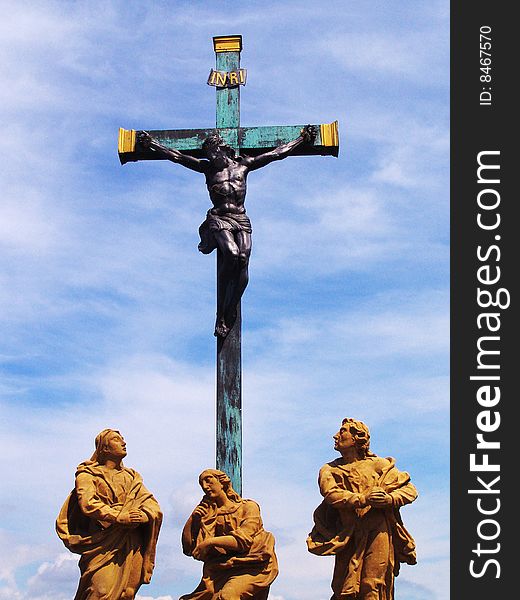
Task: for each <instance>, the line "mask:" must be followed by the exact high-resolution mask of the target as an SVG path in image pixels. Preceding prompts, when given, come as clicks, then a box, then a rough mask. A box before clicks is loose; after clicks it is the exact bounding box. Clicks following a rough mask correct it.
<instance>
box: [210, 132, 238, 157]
mask: <svg viewBox="0 0 520 600" xmlns="http://www.w3.org/2000/svg"><path fill="white" fill-rule="evenodd" d="M217 148H223V149H224V150H225V151H226V152H227V153H228V154H232V155H234V154H235V151H234V150H233V148H231V146H229V145H228V144H226V142H225V141H224V140H223V139H222V138H221V137H220V135H219V134H218V133H211V134H210V135H208V137H207V138H206V139H205V140H204V142H202V150H203V151H204V152H206V150H208V149H213V150H215V149H217Z"/></svg>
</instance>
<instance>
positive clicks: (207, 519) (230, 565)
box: [180, 499, 278, 600]
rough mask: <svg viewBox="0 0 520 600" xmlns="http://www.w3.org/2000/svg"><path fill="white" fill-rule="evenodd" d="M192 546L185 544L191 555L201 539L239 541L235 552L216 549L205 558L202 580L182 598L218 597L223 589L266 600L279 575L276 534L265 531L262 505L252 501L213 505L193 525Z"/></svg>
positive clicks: (184, 599)
mask: <svg viewBox="0 0 520 600" xmlns="http://www.w3.org/2000/svg"><path fill="white" fill-rule="evenodd" d="M191 533H192V535H191V547H186V546H185V547H184V552H185V554H188V555H191V554H192V553H193V551H194V550H195V548H196V547H197V545H198V544H200V543H201V542H202V541H204V540H206V539H208V538H210V537H217V536H224V535H230V536H233V537H234V538H235V540H236V541H237V543H238V549H237V550H233V551H224V550H222V551H217V550H213V551H212V552H211V553H210V554H209V555H208V556H207V557H206V558H205V559H204V568H203V571H202V579H201V582H200V584H199V585H198V587H197V589H196V590H195V591H194V592H192V593H191V594H186V595H184V596H182V597H181V599H180V600H217V598H220V595H219V593H220V592H226V591H227V592H230V591H231V590H232V591H233V593H234V597H235V596H236V597H237V598H241V599H246V598H247V599H248V600H249V599H251V600H266V599H267V597H268V595H269V586H270V585H271V583H272V582H273V581H274V579H275V578H276V576H277V575H278V561H277V559H276V554H275V552H274V536H273V534H272V533H270V532H268V531H265V529H264V528H263V524H262V519H261V516H260V508H259V507H258V504H257V503H256V502H254V501H253V500H244V499H242V500H240V502H239V503H238V504H235V505H234V506H233V507H232V508H229V509H217V508H216V507H215V506H210V507H209V508H208V512H207V513H206V514H205V515H204V516H203V517H202V518H201V520H200V525H199V526H192V532H191Z"/></svg>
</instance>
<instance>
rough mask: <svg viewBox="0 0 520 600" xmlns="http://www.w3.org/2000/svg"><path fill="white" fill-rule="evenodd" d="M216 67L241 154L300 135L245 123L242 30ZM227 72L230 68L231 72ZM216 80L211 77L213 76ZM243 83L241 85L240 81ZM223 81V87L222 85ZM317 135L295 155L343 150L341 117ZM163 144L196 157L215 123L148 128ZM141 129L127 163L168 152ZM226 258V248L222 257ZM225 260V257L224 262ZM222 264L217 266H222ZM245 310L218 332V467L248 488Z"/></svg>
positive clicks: (125, 139) (224, 41) (296, 128)
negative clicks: (145, 142)
mask: <svg viewBox="0 0 520 600" xmlns="http://www.w3.org/2000/svg"><path fill="white" fill-rule="evenodd" d="M213 46H214V50H215V54H216V72H217V74H216V75H215V74H214V72H212V74H210V79H212V81H213V82H215V81H216V84H217V119H216V129H217V130H218V133H219V135H220V136H221V137H222V138H223V139H224V141H225V142H226V143H227V144H228V145H229V146H231V147H232V148H233V149H234V150H235V151H236V152H237V154H242V155H249V156H256V155H259V154H263V153H264V152H267V151H269V150H272V149H274V148H277V147H278V146H280V145H282V144H285V143H287V142H290V141H292V140H295V139H296V138H297V137H298V136H299V135H300V133H301V131H302V129H303V127H304V125H275V126H266V127H240V85H238V84H240V83H244V79H245V75H244V70H243V69H242V70H241V69H240V52H241V50H242V36H240V35H234V36H223V37H214V38H213ZM226 74H229V75H228V77H226ZM208 83H210V81H208ZM235 83H238V84H237V85H234V84H235ZM219 84H221V87H218V85H219ZM314 128H315V131H316V138H315V139H314V141H313V142H311V143H308V144H304V145H300V146H298V147H297V148H295V149H294V150H293V151H291V155H294V156H298V155H300V156H301V155H330V156H337V155H338V150H339V138H338V123H337V121H335V122H333V123H330V124H321V125H315V126H314ZM148 133H149V134H150V135H151V136H152V137H153V138H154V139H155V140H157V142H159V143H160V144H161V145H162V146H164V147H166V148H169V149H172V150H178V151H180V152H182V153H183V154H187V155H189V156H193V157H195V158H203V157H205V154H204V152H203V149H202V144H203V142H204V140H205V139H206V137H207V136H208V135H211V134H213V133H215V128H211V129H209V128H208V129H175V130H148ZM136 140H137V132H136V131H135V130H125V129H120V130H119V147H118V151H119V158H120V161H121V164H125V163H127V162H131V161H138V160H157V159H163V158H164V157H163V156H161V155H160V154H158V153H157V152H154V151H153V150H151V149H146V148H144V147H142V146H140V144H139V143H136ZM220 260H221V255H220V251H219V252H217V261H220ZM218 264H219V263H218ZM218 264H217V268H218ZM241 387H242V386H241V314H240V303H239V304H238V307H237V318H236V321H235V323H234V325H233V327H232V328H231V331H230V333H229V334H228V335H227V337H225V338H220V337H219V338H217V427H216V430H217V431H216V434H217V457H216V458H217V459H216V465H217V469H220V470H222V471H224V472H226V473H227V474H228V475H229V477H230V478H231V481H232V484H233V487H234V488H235V490H236V491H237V492H238V493H239V494H241V493H242V414H241V411H242V391H241Z"/></svg>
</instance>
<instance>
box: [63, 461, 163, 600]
mask: <svg viewBox="0 0 520 600" xmlns="http://www.w3.org/2000/svg"><path fill="white" fill-rule="evenodd" d="M113 475H114V476H113V477H112V478H111V480H110V481H109V480H108V479H107V477H106V471H105V469H104V468H103V467H102V466H101V465H99V464H98V463H97V462H95V461H87V462H85V463H82V464H81V465H79V467H78V469H77V472H76V486H75V489H74V490H73V491H72V492H71V493H70V495H69V496H68V498H67V499H66V500H65V503H64V504H63V507H62V509H61V511H60V514H59V515H58V519H57V521H56V531H57V533H58V536H59V537H60V538H61V540H62V541H63V543H64V544H65V546H66V547H67V548H68V549H69V550H70V551H71V552H75V553H76V554H81V559H80V561H79V567H80V572H81V577H80V581H79V585H78V590H77V592H76V596H75V597H74V600H88V599H89V598H90V597H91V593H92V577H93V575H94V574H96V573H100V572H101V570H103V571H104V572H103V575H104V577H103V580H104V581H110V586H109V587H110V589H108V590H106V592H107V593H106V595H104V596H103V600H116V599H117V600H119V598H120V597H121V595H122V594H123V592H124V591H125V590H126V589H127V587H128V584H129V582H134V583H137V589H138V588H139V586H140V585H141V584H143V583H149V582H150V579H151V576H152V572H153V568H154V561H155V546H156V543H157V537H158V535H159V528H160V526H161V521H162V514H161V511H160V508H159V505H158V503H157V501H156V500H155V498H154V497H153V496H152V494H151V493H150V492H149V491H148V490H147V489H146V488H145V486H144V485H143V480H142V478H141V476H140V475H139V473H137V472H136V471H134V470H133V469H128V468H126V467H124V468H122V469H121V470H120V471H119V472H117V473H115V474H113ZM132 510H140V511H142V512H143V513H145V514H146V515H147V516H148V522H147V523H143V524H139V525H137V526H136V527H135V526H125V525H120V524H118V523H116V522H115V521H116V519H117V516H118V515H119V514H120V513H121V512H123V513H125V512H130V511H132ZM136 569H139V571H140V573H136Z"/></svg>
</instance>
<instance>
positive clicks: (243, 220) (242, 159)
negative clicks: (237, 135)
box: [139, 125, 316, 337]
mask: <svg viewBox="0 0 520 600" xmlns="http://www.w3.org/2000/svg"><path fill="white" fill-rule="evenodd" d="M315 137H316V131H315V129H314V127H312V126H310V125H308V126H307V127H304V128H303V129H302V131H301V133H300V135H299V137H297V138H296V139H295V140H293V141H291V142H288V143H286V144H282V145H280V146H278V147H277V148H274V149H273V150H270V151H268V152H264V153H263V154H260V155H258V156H237V157H236V156H235V152H234V150H233V149H232V148H231V147H230V146H228V145H227V144H225V142H224V141H223V140H222V138H221V137H220V136H219V135H218V134H214V135H210V136H208V137H207V138H206V139H205V141H204V143H203V145H202V149H203V150H204V152H205V154H206V157H207V160H205V159H198V158H194V157H192V156H189V155H187V154H183V153H182V152H179V151H178V150H172V149H170V148H166V147H165V146H162V145H161V144H160V143H159V142H157V141H156V140H154V139H153V138H152V137H151V136H150V135H149V134H147V133H146V132H141V133H140V134H139V142H140V143H141V144H142V145H143V146H145V147H147V148H150V149H152V150H154V151H156V152H159V153H160V154H162V155H163V156H164V158H167V159H169V160H171V161H172V162H175V163H179V164H180V165H183V166H184V167H187V168H188V169H191V170H193V171H197V172H198V173H203V174H204V175H205V177H206V186H207V188H208V192H209V197H210V200H211V202H212V204H213V208H211V209H210V210H209V211H208V213H207V215H206V219H205V221H204V222H203V223H202V225H201V226H200V228H199V233H200V237H201V242H200V244H199V250H200V251H201V252H203V253H204V254H209V253H210V252H212V251H213V250H214V249H215V248H218V250H219V251H220V253H221V255H222V261H220V265H219V269H218V274H217V278H218V285H217V320H216V324H215V335H217V336H220V337H226V335H227V334H228V333H229V331H230V329H231V328H232V327H233V323H234V322H235V319H236V315H237V306H238V303H239V302H240V299H241V297H242V294H243V293H244V290H245V289H246V287H247V284H248V280H249V275H248V266H249V256H250V254H251V223H250V221H249V218H248V217H247V215H246V209H245V206H244V202H245V199H246V180H247V175H248V174H249V172H250V171H254V170H256V169H260V168H261V167H264V166H265V165H268V164H269V163H271V162H273V161H275V160H281V159H282V158H285V157H286V156H288V155H289V154H290V153H291V151H292V150H294V149H295V148H296V147H298V146H300V145H301V144H304V143H312V142H313V141H314V139H315Z"/></svg>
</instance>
